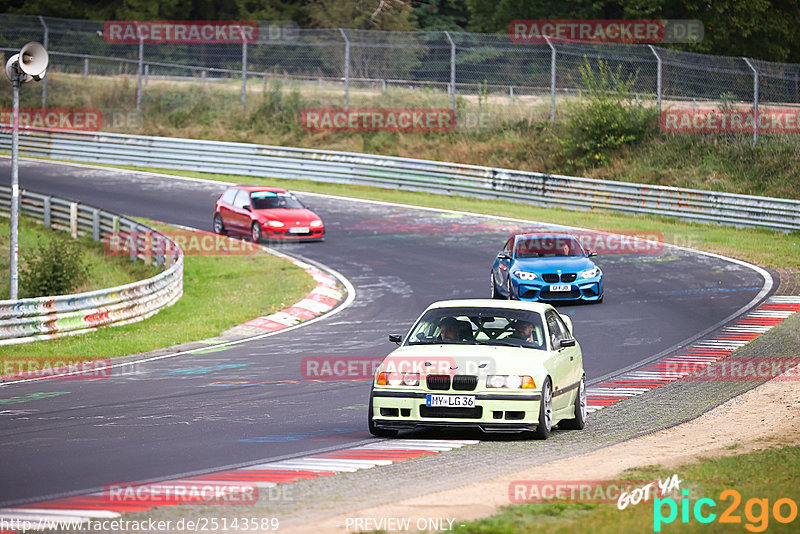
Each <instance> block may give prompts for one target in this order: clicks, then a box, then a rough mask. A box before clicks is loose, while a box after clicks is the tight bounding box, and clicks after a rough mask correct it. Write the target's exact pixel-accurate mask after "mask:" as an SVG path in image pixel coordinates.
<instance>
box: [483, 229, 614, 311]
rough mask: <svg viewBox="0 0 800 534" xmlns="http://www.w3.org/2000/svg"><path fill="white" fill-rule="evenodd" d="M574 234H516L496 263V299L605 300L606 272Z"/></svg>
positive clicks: (494, 275) (493, 286)
mask: <svg viewBox="0 0 800 534" xmlns="http://www.w3.org/2000/svg"><path fill="white" fill-rule="evenodd" d="M592 256H595V253H594V252H593V251H589V252H586V251H585V250H584V249H583V247H582V246H581V243H580V241H578V240H577V239H576V238H575V237H574V236H573V235H570V234H566V233H552V232H551V233H528V234H517V235H513V236H511V237H510V238H509V240H508V241H506V244H505V247H503V250H502V251H501V252H500V254H498V255H497V259H495V260H494V265H492V274H491V279H492V280H491V288H492V298H495V299H509V300H512V299H513V300H531V301H546V302H559V301H586V302H603V272H602V271H601V270H600V268H599V267H598V266H597V265H595V263H594V262H593V261H592V260H590V259H589V258H590V257H592Z"/></svg>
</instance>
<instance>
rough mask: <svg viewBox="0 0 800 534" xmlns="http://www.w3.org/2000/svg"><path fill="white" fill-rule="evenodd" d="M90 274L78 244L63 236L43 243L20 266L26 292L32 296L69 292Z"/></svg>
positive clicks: (21, 279) (21, 278)
mask: <svg viewBox="0 0 800 534" xmlns="http://www.w3.org/2000/svg"><path fill="white" fill-rule="evenodd" d="M87 276H88V269H87V266H86V262H85V260H84V259H83V255H82V254H81V250H80V248H79V247H78V244H77V243H76V242H74V241H71V240H69V239H66V238H64V237H62V236H58V237H56V238H54V239H52V240H50V242H49V243H47V244H42V243H39V244H38V246H37V250H36V253H35V254H34V256H33V257H31V258H29V259H27V260H26V261H25V263H24V264H23V265H22V266H21V268H20V281H21V283H22V284H23V287H24V288H25V291H24V293H25V295H26V296H30V297H43V296H51V295H64V294H68V293H70V292H71V291H72V290H73V289H74V288H76V287H79V286H80V285H81V284H82V283H83V282H84V281H85V280H86V277H87Z"/></svg>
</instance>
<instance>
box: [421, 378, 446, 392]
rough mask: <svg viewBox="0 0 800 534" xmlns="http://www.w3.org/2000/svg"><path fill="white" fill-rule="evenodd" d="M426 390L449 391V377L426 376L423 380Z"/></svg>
mask: <svg viewBox="0 0 800 534" xmlns="http://www.w3.org/2000/svg"><path fill="white" fill-rule="evenodd" d="M425 383H426V384H427V386H428V389H432V390H436V391H447V390H448V389H450V375H428V376H427V377H426V378H425Z"/></svg>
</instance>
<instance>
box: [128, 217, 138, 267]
mask: <svg viewBox="0 0 800 534" xmlns="http://www.w3.org/2000/svg"><path fill="white" fill-rule="evenodd" d="M138 242H139V240H138V239H137V236H136V229H135V228H134V226H133V225H132V224H130V223H129V224H128V253H129V254H130V258H131V261H136V258H137V256H139V243H138Z"/></svg>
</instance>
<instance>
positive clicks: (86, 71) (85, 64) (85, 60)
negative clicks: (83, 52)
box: [83, 57, 89, 80]
mask: <svg viewBox="0 0 800 534" xmlns="http://www.w3.org/2000/svg"><path fill="white" fill-rule="evenodd" d="M88 77H89V58H88V57H85V58H83V79H84V80H85V79H87V78H88Z"/></svg>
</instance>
